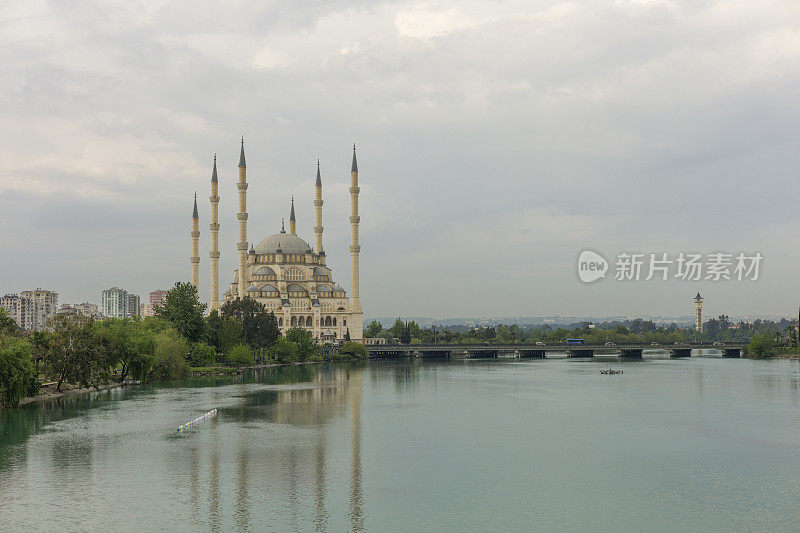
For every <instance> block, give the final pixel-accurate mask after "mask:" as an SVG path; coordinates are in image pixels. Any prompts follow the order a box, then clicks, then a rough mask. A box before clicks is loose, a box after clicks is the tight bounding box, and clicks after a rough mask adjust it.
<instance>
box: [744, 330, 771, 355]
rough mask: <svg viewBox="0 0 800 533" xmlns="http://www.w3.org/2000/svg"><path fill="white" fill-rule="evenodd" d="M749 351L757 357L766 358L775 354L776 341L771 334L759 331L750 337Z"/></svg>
mask: <svg viewBox="0 0 800 533" xmlns="http://www.w3.org/2000/svg"><path fill="white" fill-rule="evenodd" d="M747 353H748V354H750V356H751V357H753V358H755V359H764V358H765V357H769V356H771V355H774V354H775V343H774V342H773V340H772V337H771V336H770V335H767V334H766V333H757V334H755V335H753V337H752V338H751V339H750V343H749V344H748V345H747Z"/></svg>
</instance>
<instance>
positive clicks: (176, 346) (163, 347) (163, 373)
mask: <svg viewBox="0 0 800 533" xmlns="http://www.w3.org/2000/svg"><path fill="white" fill-rule="evenodd" d="M188 351H189V346H188V345H187V344H186V341H185V340H184V339H183V337H181V336H180V335H179V334H178V332H177V331H175V330H174V329H171V328H170V329H168V330H166V331H164V332H163V333H159V334H158V335H156V351H155V354H154V356H153V367H152V369H151V371H150V377H151V379H170V378H182V377H186V376H187V375H188V374H189V365H188V364H187V363H186V355H187V352H188Z"/></svg>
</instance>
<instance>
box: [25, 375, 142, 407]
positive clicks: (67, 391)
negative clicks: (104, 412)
mask: <svg viewBox="0 0 800 533" xmlns="http://www.w3.org/2000/svg"><path fill="white" fill-rule="evenodd" d="M140 384H141V382H140V381H134V380H125V381H124V382H119V381H115V382H112V383H106V384H103V385H97V386H95V387H79V386H77V385H71V384H69V383H63V384H62V385H61V390H60V391H59V390H56V385H43V386H42V388H41V389H40V390H39V394H37V395H36V396H27V397H25V398H22V399H21V400H20V401H19V405H20V406H22V405H26V404H29V403H34V402H40V401H42V400H54V399H56V398H63V397H64V396H70V395H72V394H82V393H86V392H99V391H105V390H111V389H117V388H119V387H129V386H131V385H140Z"/></svg>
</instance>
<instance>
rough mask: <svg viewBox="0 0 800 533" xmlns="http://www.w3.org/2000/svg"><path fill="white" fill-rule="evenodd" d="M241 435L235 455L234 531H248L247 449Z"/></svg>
mask: <svg viewBox="0 0 800 533" xmlns="http://www.w3.org/2000/svg"><path fill="white" fill-rule="evenodd" d="M242 438H243V437H242V435H239V451H238V453H237V455H236V511H235V512H234V519H235V520H236V529H238V530H240V531H247V530H248V529H250V509H249V507H248V503H247V455H248V454H247V448H245V447H244V445H243V444H242V442H241V441H242Z"/></svg>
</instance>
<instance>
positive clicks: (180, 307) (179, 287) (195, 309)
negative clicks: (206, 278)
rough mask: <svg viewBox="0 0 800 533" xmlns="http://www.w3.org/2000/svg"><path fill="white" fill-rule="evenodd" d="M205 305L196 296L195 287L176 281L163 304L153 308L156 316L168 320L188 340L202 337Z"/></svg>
mask: <svg viewBox="0 0 800 533" xmlns="http://www.w3.org/2000/svg"><path fill="white" fill-rule="evenodd" d="M205 310H206V305H205V304H201V303H200V300H199V299H198V298H197V289H196V288H195V287H194V285H192V284H191V283H181V282H178V283H176V284H175V286H174V287H173V288H171V289H170V290H168V291H167V295H166V296H165V297H164V304H163V305H158V306H156V308H155V312H156V316H158V317H159V318H163V319H164V320H166V321H167V322H169V323H170V324H171V325H172V327H174V328H175V330H176V331H177V332H178V333H180V334H181V335H183V337H184V338H185V339H186V340H188V341H189V342H197V341H199V340H201V339H202V337H203V329H204V328H205V320H204V319H203V313H204V312H205Z"/></svg>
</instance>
